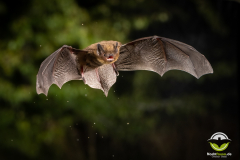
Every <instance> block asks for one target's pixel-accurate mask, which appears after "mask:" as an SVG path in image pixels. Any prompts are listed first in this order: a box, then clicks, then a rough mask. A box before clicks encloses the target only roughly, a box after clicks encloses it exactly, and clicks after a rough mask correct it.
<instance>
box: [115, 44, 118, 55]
mask: <svg viewBox="0 0 240 160" xmlns="http://www.w3.org/2000/svg"><path fill="white" fill-rule="evenodd" d="M117 47H118V42H116V46H115V52H116V53H117V51H118V50H117Z"/></svg>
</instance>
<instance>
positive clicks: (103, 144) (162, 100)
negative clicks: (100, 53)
mask: <svg viewBox="0 0 240 160" xmlns="http://www.w3.org/2000/svg"><path fill="white" fill-rule="evenodd" d="M0 20H1V21H0V160H13V159H18V160H32V159H34V160H43V159H44V160H55V159H56V160H68V159H72V160H76V159H78V160H101V159H118V160H123V159H127V160H135V159H138V160H139V159H141V160H156V159H184V160H192V159H208V158H209V157H208V156H207V155H206V153H207V152H210V153H212V152H215V151H214V150H213V149H211V147H210V145H209V143H208V142H207V140H208V139H209V138H210V137H211V135H212V134H214V133H215V132H223V133H225V134H226V135H227V136H228V137H229V139H231V140H232V142H231V143H230V145H229V147H228V148H227V149H226V150H225V151H224V152H226V153H228V152H230V153H232V156H231V159H239V150H240V148H239V118H238V117H239V108H238V103H239V101H238V89H237V87H238V80H237V66H238V63H237V58H238V55H239V48H237V47H239V36H240V34H239V29H240V25H239V21H240V3H239V1H229V0H181V1H178V0H164V1H163V0H158V1H157V0H98V1H94V0H84V1H83V0H51V1H50V0H22V1H14V0H7V1H0ZM153 35H158V36H163V37H167V38H171V39H175V40H178V41H182V42H184V43H187V44H189V45H191V46H194V48H196V49H197V50H198V51H199V52H201V53H202V54H204V55H205V56H206V58H207V59H208V60H209V62H210V63H211V65H212V67H213V70H214V74H208V75H204V76H203V77H201V78H200V79H196V78H194V77H193V76H191V75H190V74H188V73H185V72H182V71H169V72H167V73H166V74H164V76H163V77H160V76H159V75H158V74H156V73H154V72H148V71H136V72H120V76H118V78H117V83H116V84H114V86H113V87H112V88H111V90H110V92H109V96H108V97H107V98H106V97H105V96H104V94H103V92H102V91H101V90H96V89H92V88H90V87H88V86H87V85H84V84H83V82H82V81H71V82H68V83H66V84H65V85H64V86H63V87H62V89H61V90H60V89H59V88H58V87H57V86H56V85H52V86H51V87H50V90H49V94H48V96H47V97H46V96H45V95H43V94H41V95H37V94H36V90H35V87H36V75H37V72H38V69H39V67H40V64H41V62H42V61H43V60H44V59H45V58H46V57H47V56H49V55H50V54H51V53H52V52H54V51H55V50H57V49H58V48H60V47H61V46H62V45H64V44H66V45H70V46H73V47H75V48H80V49H83V48H85V47H87V46H88V45H90V44H92V43H96V42H98V41H102V40H117V41H120V42H122V43H126V42H129V41H132V40H134V39H137V38H141V37H145V36H153Z"/></svg>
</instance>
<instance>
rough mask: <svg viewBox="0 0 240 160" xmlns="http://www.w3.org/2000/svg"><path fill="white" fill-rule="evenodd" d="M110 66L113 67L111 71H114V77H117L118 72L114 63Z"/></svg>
mask: <svg viewBox="0 0 240 160" xmlns="http://www.w3.org/2000/svg"><path fill="white" fill-rule="evenodd" d="M112 66H113V70H114V71H115V73H116V75H117V76H119V73H118V70H117V68H116V66H115V64H114V63H112Z"/></svg>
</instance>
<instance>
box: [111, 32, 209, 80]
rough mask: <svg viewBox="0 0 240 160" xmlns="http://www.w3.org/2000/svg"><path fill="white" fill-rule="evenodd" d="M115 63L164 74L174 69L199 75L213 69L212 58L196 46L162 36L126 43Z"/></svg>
mask: <svg viewBox="0 0 240 160" xmlns="http://www.w3.org/2000/svg"><path fill="white" fill-rule="evenodd" d="M115 65H116V68H117V70H119V71H132V70H149V71H154V72H157V73H158V74H160V75H161V76H162V75H163V74H164V73H165V72H167V71H169V70H174V69H175V70H182V71H185V72H188V73H190V74H191V75H193V76H194V77H196V78H200V77H201V76H202V75H204V74H208V73H213V69H212V67H211V65H210V63H209V62H208V60H207V59H206V58H205V57H204V55H202V54H201V53H199V52H198V51H197V50H196V49H194V48H193V47H192V46H189V45H187V44H185V43H182V42H179V41H175V40H172V39H168V38H163V37H158V36H153V37H146V38H141V39H138V40H135V41H132V42H129V43H127V44H124V45H122V47H121V48H120V56H119V58H118V60H117V61H116V62H115Z"/></svg>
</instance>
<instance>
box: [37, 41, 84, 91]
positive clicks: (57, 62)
mask: <svg viewBox="0 0 240 160" xmlns="http://www.w3.org/2000/svg"><path fill="white" fill-rule="evenodd" d="M81 52H85V51H82V50H77V49H73V48H72V47H70V46H66V45H64V46H63V47H61V48H59V49H58V50H57V51H55V52H54V53H52V54H51V55H50V56H49V57H47V58H46V59H45V60H44V61H43V62H42V64H41V66H40V68H39V71H38V74H37V85H36V89H37V93H38V94H41V93H44V94H45V95H47V93H48V89H49V87H50V86H51V85H52V84H56V85H57V86H58V87H59V88H61V87H62V85H63V84H64V83H66V82H68V81H70V80H82V77H81V75H80V74H79V71H78V69H77V62H76V55H77V54H80V53H81Z"/></svg>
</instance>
